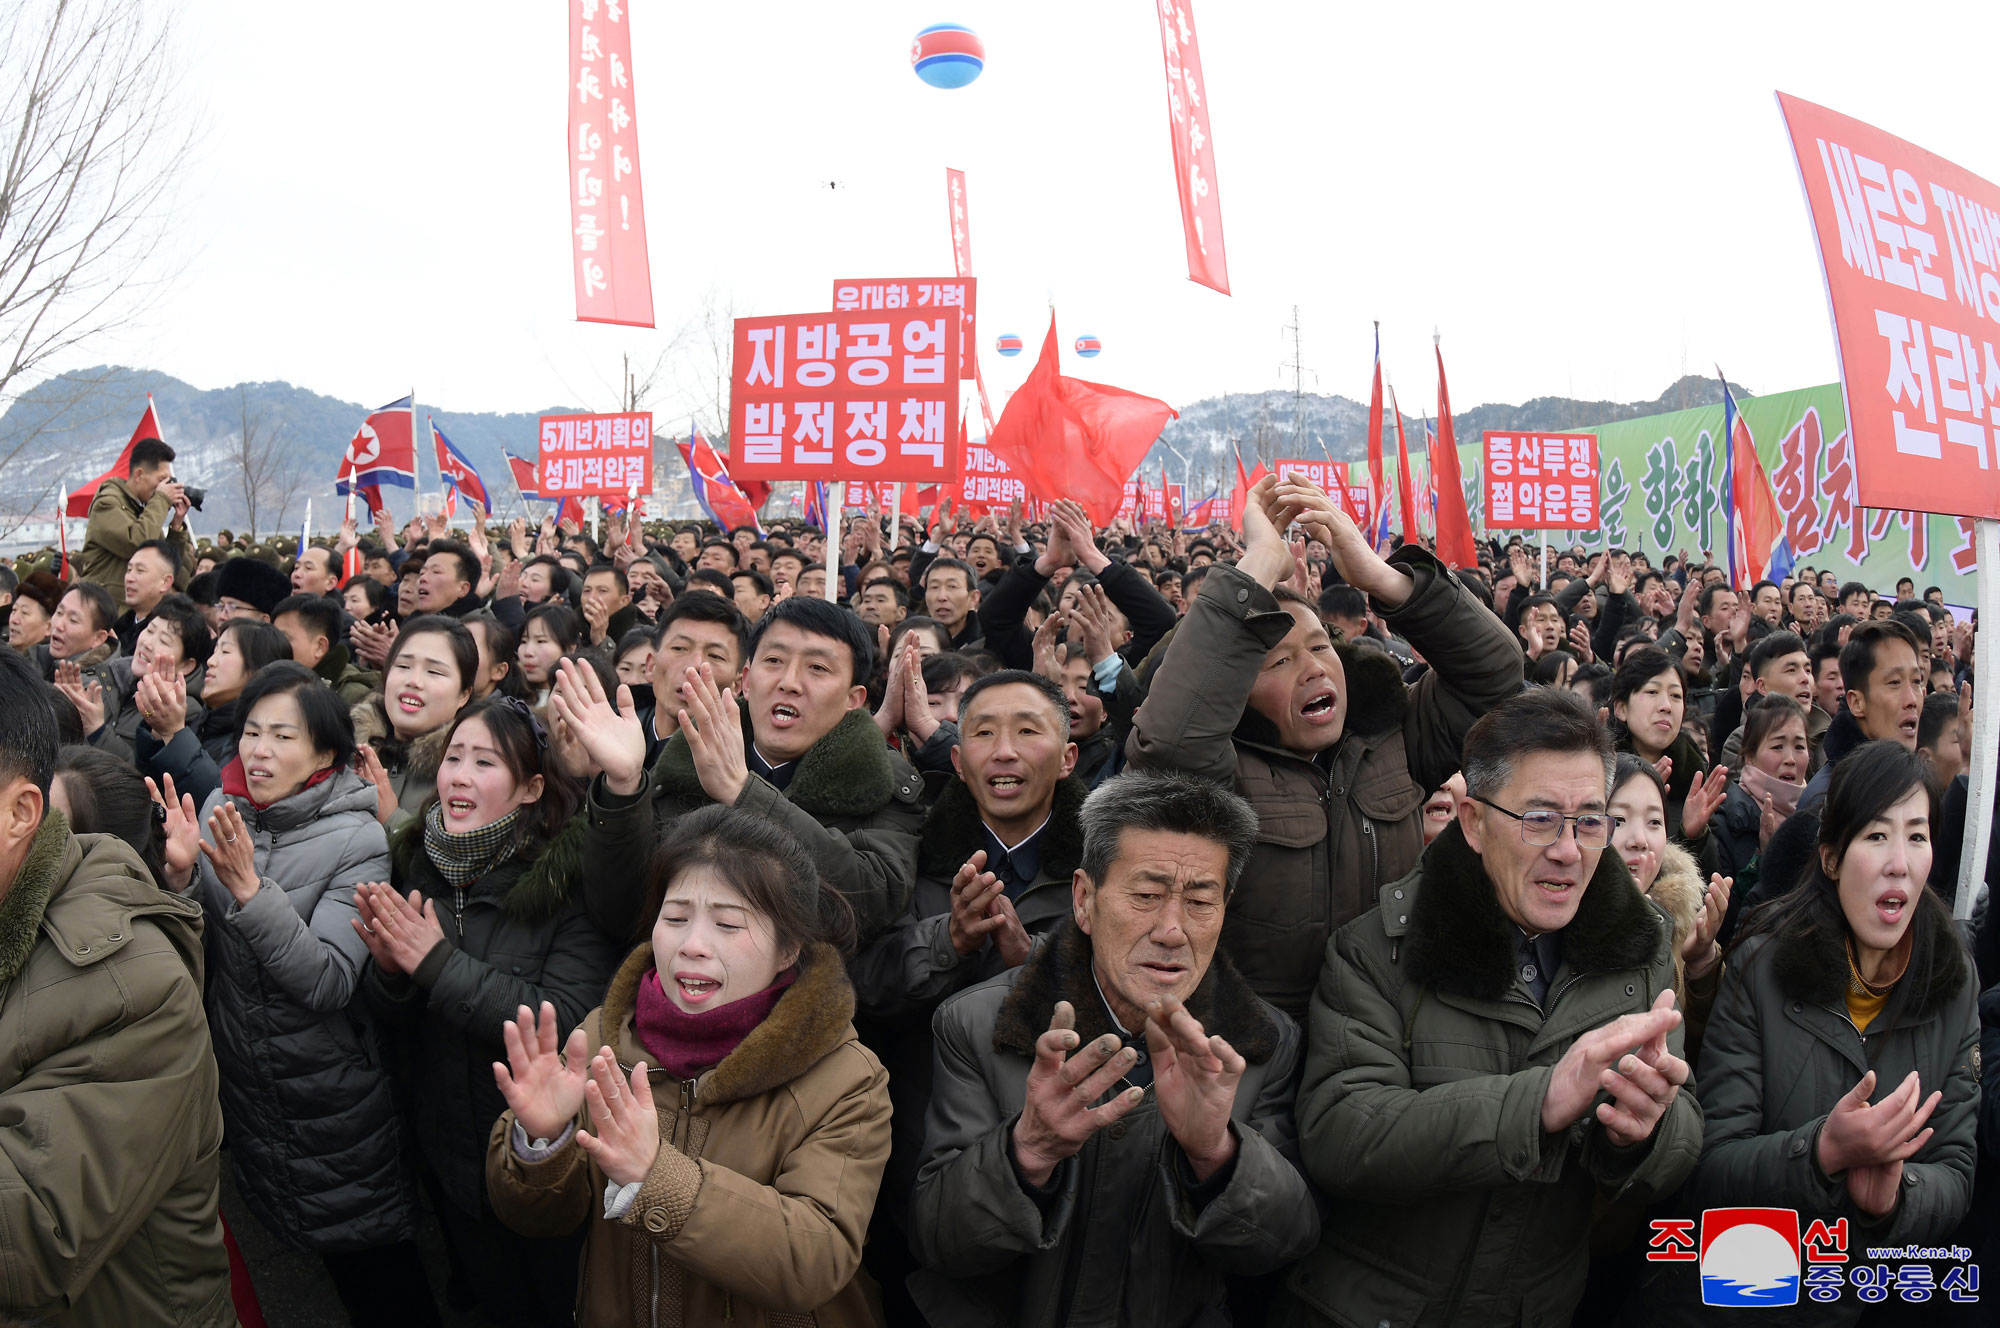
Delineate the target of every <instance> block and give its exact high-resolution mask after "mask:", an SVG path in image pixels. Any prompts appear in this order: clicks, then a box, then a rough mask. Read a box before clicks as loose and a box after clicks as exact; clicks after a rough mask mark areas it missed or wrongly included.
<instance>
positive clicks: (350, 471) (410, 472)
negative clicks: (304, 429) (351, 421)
mask: <svg viewBox="0 0 2000 1328" xmlns="http://www.w3.org/2000/svg"><path fill="white" fill-rule="evenodd" d="M416 414H417V409H416V402H415V399H414V398H412V397H404V398H403V399H402V400H401V401H392V402H390V403H389V404H388V405H386V406H382V407H379V408H377V409H375V410H372V411H370V412H369V413H368V418H367V419H365V420H363V421H362V422H361V427H360V428H359V429H358V430H356V431H355V434H354V438H353V439H352V440H351V441H350V442H349V443H348V444H347V452H346V454H345V455H343V456H342V457H341V458H340V470H339V471H338V472H336V474H335V476H334V485H333V487H334V491H335V492H336V493H348V492H350V491H353V490H357V489H358V490H363V491H365V490H368V489H379V488H380V487H381V486H383V485H385V484H394V485H397V486H398V487H400V488H405V489H414V488H416V487H417V430H416ZM378 505H379V504H378V502H377V500H376V499H374V498H371V499H370V501H369V506H370V507H375V506H378Z"/></svg>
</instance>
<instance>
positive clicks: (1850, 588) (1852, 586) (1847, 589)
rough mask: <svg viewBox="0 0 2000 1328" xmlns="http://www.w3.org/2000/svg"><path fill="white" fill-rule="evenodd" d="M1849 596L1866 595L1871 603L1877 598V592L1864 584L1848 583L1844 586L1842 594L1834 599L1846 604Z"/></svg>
mask: <svg viewBox="0 0 2000 1328" xmlns="http://www.w3.org/2000/svg"><path fill="white" fill-rule="evenodd" d="M1849 595H1866V596H1868V598H1869V599H1870V600H1871V601H1872V600H1873V599H1874V598H1875V592H1874V591H1872V590H1870V589H1869V588H1868V586H1867V585H1866V584H1865V583H1864V582H1860V581H1848V582H1845V583H1844V584H1842V586H1841V587H1840V593H1839V594H1838V595H1835V596H1834V599H1835V600H1836V601H1840V602H1845V601H1846V599H1847V597H1848V596H1849Z"/></svg>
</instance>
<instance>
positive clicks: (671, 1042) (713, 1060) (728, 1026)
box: [632, 968, 799, 1079]
mask: <svg viewBox="0 0 2000 1328" xmlns="http://www.w3.org/2000/svg"><path fill="white" fill-rule="evenodd" d="M798 976H799V971H798V969H796V968H793V969H790V970H788V971H786V972H784V973H780V974H779V975H778V980H777V981H776V982H773V983H772V984H771V985H770V986H768V987H766V988H764V990H762V991H760V992H756V993H754V994H753V995H749V996H744V997H741V998H740V999H737V1000H733V1001H731V1002H729V1004H727V1005H718V1006H716V1007H715V1008H714V1009H713V1010H703V1011H702V1012H701V1013H700V1014H689V1013H688V1012H687V1011H685V1010H683V1009H681V1007H680V1006H678V1005H675V1004H674V1002H673V998H672V997H670V996H668V995H667V993H666V989H665V988H664V987H662V986H661V985H660V970H659V969H657V968H654V969H650V970H648V971H647V973H646V976H645V977H643V978H641V979H639V1001H638V1005H637V1007H636V1008H635V1010H634V1011H633V1019H632V1022H633V1024H634V1025H635V1026H636V1027H637V1030H638V1034H639V1043H640V1045H641V1046H643V1047H645V1049H646V1050H647V1052H648V1053H649V1054H650V1055H651V1056H652V1057H653V1063H654V1064H656V1065H658V1066H659V1067H660V1068H661V1069H662V1070H665V1071H666V1072H667V1073H668V1074H670V1075H672V1076H673V1077H674V1078H676V1079H692V1078H694V1077H695V1076H696V1075H698V1074H700V1073H701V1072H702V1071H703V1070H710V1069H713V1068H715V1067H716V1066H718V1065H720V1064H722V1058H723V1057H725V1056H727V1055H728V1054H729V1053H730V1052H732V1051H734V1050H736V1047H737V1044H738V1043H740V1042H742V1041H743V1039H744V1038H746V1037H748V1036H750V1030H751V1029H753V1028H755V1027H757V1025H759V1024H761V1023H763V1022H764V1020H765V1019H767V1018H769V1017H770V1014H771V1011H772V1010H773V1009H775V1008H776V1007H777V1004H778V998H779V997H780V996H783V995H784V994H785V988H787V987H789V986H791V985H792V983H793V982H794V981H796V980H797V978H798Z"/></svg>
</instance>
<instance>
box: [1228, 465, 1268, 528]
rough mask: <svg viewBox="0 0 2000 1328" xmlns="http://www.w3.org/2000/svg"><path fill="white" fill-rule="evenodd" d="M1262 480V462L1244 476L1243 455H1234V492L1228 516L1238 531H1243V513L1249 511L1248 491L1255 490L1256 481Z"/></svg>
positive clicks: (1230, 500)
mask: <svg viewBox="0 0 2000 1328" xmlns="http://www.w3.org/2000/svg"><path fill="white" fill-rule="evenodd" d="M1263 478H1264V463H1263V462H1261V461H1259V462H1258V463H1257V469H1255V470H1253V471H1251V472H1249V473H1248V474H1245V473H1244V470H1243V454H1242V453H1241V452H1239V453H1237V454H1236V492H1235V493H1233V494H1231V495H1230V496H1229V515H1230V519H1231V520H1233V521H1234V522H1235V523H1236V528H1237V529H1238V530H1239V531H1240V530H1242V529H1243V515H1244V513H1246V512H1248V511H1249V510H1250V490H1251V489H1253V488H1255V487H1256V484H1257V481H1258V480H1261V479H1263Z"/></svg>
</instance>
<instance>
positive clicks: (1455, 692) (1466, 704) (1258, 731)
mask: <svg viewBox="0 0 2000 1328" xmlns="http://www.w3.org/2000/svg"><path fill="white" fill-rule="evenodd" d="M1247 506H1248V508H1249V510H1248V511H1247V512H1246V513H1245V514H1244V521H1243V525H1244V536H1245V542H1246V544H1247V546H1248V547H1247V550H1246V552H1245V553H1244V555H1243V558H1242V560H1241V561H1240V562H1238V563H1237V564H1236V565H1235V566H1234V567H1229V566H1223V565H1217V566H1215V567H1213V568H1212V569H1211V570H1210V571H1209V574H1208V575H1207V577H1205V578H1204V579H1203V581H1202V587H1201V593H1200V594H1198V595H1197V596H1196V597H1195V599H1194V601H1193V603H1191V604H1190V605H1189V606H1188V611H1187V616H1186V617H1185V618H1184V619H1183V620H1182V622H1181V625H1180V627H1179V628H1178V629H1177V630H1176V632H1175V634H1174V637H1173V640H1172V641H1171V643H1169V644H1168V646H1167V647H1166V652H1167V653H1166V657H1165V659H1164V660H1163V661H1162V663H1161V664H1160V666H1159V669H1158V671H1157V672H1156V674H1155V675H1154V678H1153V682H1152V689H1151V691H1150V693H1149V694H1148V695H1147V698H1146V702H1145V704H1144V705H1143V706H1141V707H1140V709H1139V714H1138V717H1137V718H1136V720H1135V721H1134V723H1133V731H1132V737H1131V739H1130V741H1129V744H1128V755H1129V759H1130V761H1131V763H1132V765H1133V766H1134V767H1136V768H1140V769H1147V768H1150V769H1178V770H1184V771H1187V772H1189V773H1191V774H1197V775H1204V776H1207V777H1209V778H1212V779H1218V780H1228V781H1230V782H1231V784H1232V786H1233V787H1234V788H1235V790H1236V792H1238V793H1240V794H1241V795H1243V796H1244V797H1245V798H1248V799H1249V800H1250V805H1251V806H1252V807H1254V808H1256V810H1257V820H1258V831H1257V852H1256V856H1255V857H1254V858H1253V859H1252V861H1251V863H1250V868H1249V870H1248V871H1247V872H1245V873H1244V876H1243V884H1242V887H1241V888H1240V889H1239V890H1238V891H1237V892H1236V897H1235V898H1234V899H1232V900H1231V901H1230V905H1229V916H1228V920H1227V922H1226V923H1225V929H1224V931H1223V936H1222V941H1223V945H1224V947H1225V948H1226V949H1227V950H1228V952H1229V956H1230V958H1231V959H1233V960H1234V961H1235V963H1236V966H1237V968H1238V969H1240V970H1241V971H1242V973H1243V976H1244V977H1245V978H1246V979H1248V981H1249V983H1250V986H1251V988H1252V989H1253V990H1254V991H1255V992H1256V993H1257V994H1258V995H1259V996H1261V997H1263V998H1264V999H1265V1000H1267V1001H1269V1002H1271V1004H1273V1005H1275V1006H1277V1007H1278V1008H1279V1009H1281V1010H1283V1011H1284V1012H1285V1013H1287V1014H1289V1015H1291V1016H1292V1017H1293V1018H1295V1019H1301V1018H1303V1017H1304V1016H1305V1012H1306V1005H1307V1002H1308V1001H1309V1000H1310V999H1311V996H1312V991H1313V985H1314V983H1315V982H1316V980H1317V979H1318V977H1319V970H1320V965H1321V963H1322V962H1323V961H1324V958H1325V955H1326V942H1327V938H1328V937H1329V936H1331V935H1332V934H1333V931H1334V930H1335V929H1336V928H1338V927H1340V926H1342V925H1343V924H1345V923H1347V922H1349V921H1351V920H1353V919H1354V918H1356V917H1358V916H1360V915H1361V914H1362V913H1363V912H1365V911H1366V910H1368V909H1370V908H1372V907H1374V905H1375V893H1376V890H1377V888H1378V887H1380V886H1381V885H1382V884H1383V883H1384V882H1387V881H1393V880H1395V879H1396V878H1398V877H1399V876H1402V875H1403V874H1405V873H1406V872H1408V871H1409V870H1410V869H1411V868H1412V867H1414V866H1416V863H1417V858H1418V857H1419V856H1420V855H1421V854H1422V853H1423V848H1424V835H1423V807H1424V799H1425V798H1426V797H1427V796H1428V795H1429V793H1430V792H1431V791H1432V790H1433V789H1435V788H1437V787H1438V786H1439V785H1441V784H1443V783H1444V781H1445V780H1447V779H1449V778H1450V777H1451V776H1452V774H1453V773H1454V772H1456V771H1457V770H1458V760H1459V749H1460V747H1461V746H1462V745H1463V743H1464V741H1465V734H1466V731H1467V730H1468V729H1470V728H1471V727H1472V724H1473V721H1474V720H1476V719H1478V718H1479V717H1480V716H1481V715H1483V714H1485V713H1486V711H1487V710H1489V709H1491V708H1492V707H1493V706H1495V705H1498V704H1499V703H1500V702H1501V701H1504V700H1505V699H1506V698H1508V697H1509V696H1512V695H1513V694H1514V693H1516V692H1518V691H1520V689H1521V651H1520V648H1519V646H1518V644H1517V643H1516V641H1515V639H1514V636H1513V634H1512V633H1511V632H1509V631H1508V630H1507V628H1506V627H1505V626H1504V625H1503V624H1502V623H1501V621H1500V620H1499V619H1498V618H1496V617H1494V616H1493V614H1492V613H1491V612H1490V611H1488V610H1487V609H1486V608H1485V607H1484V606H1482V605H1481V604H1480V603H1479V601H1477V600H1476V599H1474V598H1473V597H1472V595H1471V594H1470V593H1468V592H1467V591H1466V590H1465V588H1464V587H1463V586H1461V585H1459V584H1458V581H1457V580H1456V578H1454V577H1453V576H1452V574H1451V573H1450V571H1449V570H1447V569H1446V568H1445V566H1444V564H1442V563H1440V562H1439V561H1438V560H1437V559H1436V558H1434V557H1432V556H1431V555H1430V554H1428V553H1426V552H1424V551H1423V550H1422V549H1420V548H1417V547H1415V546H1412V545H1406V546H1404V547H1403V548H1402V549H1400V550H1398V551H1397V552H1396V553H1395V555H1394V556H1393V557H1391V558H1390V559H1388V560H1387V561H1384V560H1383V559H1382V558H1381V557H1380V556H1379V555H1378V554H1377V553H1376V552H1375V551H1374V550H1373V549H1371V548H1369V547H1368V541H1367V540H1366V539H1365V538H1364V537H1363V536H1362V534H1361V532H1360V530H1358V529H1357V528H1356V527H1355V525H1354V523H1353V522H1352V521H1351V520H1349V519H1348V518H1347V516H1346V515H1345V514H1344V513H1343V512H1342V511H1341V510H1340V507H1339V505H1338V504H1336V503H1334V502H1333V501H1332V500H1330V499H1329V498H1328V497H1327V496H1326V495H1325V494H1324V493H1322V492H1320V491H1319V490H1318V489H1317V488H1314V487H1313V486H1312V485H1311V484H1310V483H1308V482H1305V481H1303V480H1301V479H1298V478H1296V477H1294V478H1291V479H1288V480H1285V481H1282V482H1281V481H1279V480H1278V479H1276V478H1275V477H1269V478H1266V479H1265V480H1263V481H1260V482H1259V484H1258V485H1257V486H1256V487H1255V488H1253V489H1252V490H1251V491H1250V498H1249V502H1248V504H1247ZM1293 521H1298V522H1299V523H1300V524H1302V525H1303V526H1304V527H1305V528H1306V530H1307V531H1308V532H1309V533H1310V534H1312V535H1313V536H1314V537H1315V538H1317V539H1319V540H1320V541H1321V542H1322V543H1324V544H1325V545H1326V546H1327V548H1328V549H1329V550H1331V552H1332V556H1333V566H1334V569H1335V570H1336V571H1338V572H1339V573H1340V574H1341V576H1342V577H1344V578H1345V579H1346V581H1347V582H1348V584H1350V585H1352V586H1354V587H1355V588H1356V589H1358V590H1360V591H1362V592H1363V593H1365V594H1367V595H1368V596H1369V597H1370V599H1371V602H1372V606H1373V608H1374V610H1375V612H1376V613H1377V614H1379V615H1380V616H1381V618H1382V619H1383V621H1384V622H1385V623H1387V624H1388V627H1389V630H1390V631H1392V632H1394V633H1395V634H1396V635H1397V636H1399V637H1401V638H1403V639H1404V640H1405V641H1408V642H1409V643H1410V646H1411V647H1412V648H1413V649H1414V650H1416V651H1417V652H1418V653H1419V654H1421V655H1422V656H1423V657H1424V659H1425V661H1426V662H1428V664H1429V665H1430V671H1429V672H1428V673H1427V674H1426V675H1425V676H1424V677H1423V678H1422V679H1421V680H1419V681H1418V682H1417V683H1415V684H1414V685H1412V686H1409V687H1405V685H1404V683H1403V680H1402V675H1401V672H1400V670H1399V669H1398V667H1397V665H1396V662H1395V660H1394V659H1392V658H1391V657H1390V656H1389V655H1387V654H1385V653H1383V652H1382V651H1380V650H1376V649H1373V648H1371V647H1368V646H1366V645H1362V646H1358V647H1357V646H1349V645H1347V644H1345V643H1340V644H1338V645H1336V644H1335V643H1334V642H1333V640H1332V639H1331V637H1330V635H1329V634H1328V632H1327V630H1326V627H1325V625H1324V624H1323V623H1322V622H1321V621H1320V617H1319V614H1318V611H1317V609H1316V607H1315V606H1314V605H1313V604H1312V603H1310V602H1309V601H1307V600H1306V599H1305V598H1304V597H1303V596H1302V595H1300V594H1298V592H1296V591H1294V590H1291V589H1289V588H1285V587H1281V586H1280V584H1279V583H1280V582H1281V581H1283V580H1284V579H1285V578H1286V577H1287V576H1289V575H1290V574H1291V573H1292V570H1293V567H1294V562H1293V559H1292V554H1291V551H1290V550H1289V549H1288V548H1286V546H1285V541H1284V538H1283V537H1282V536H1281V535H1280V534H1279V532H1280V531H1281V530H1282V529H1284V528H1285V527H1286V526H1288V525H1290V524H1291V523H1292V522H1293Z"/></svg>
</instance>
